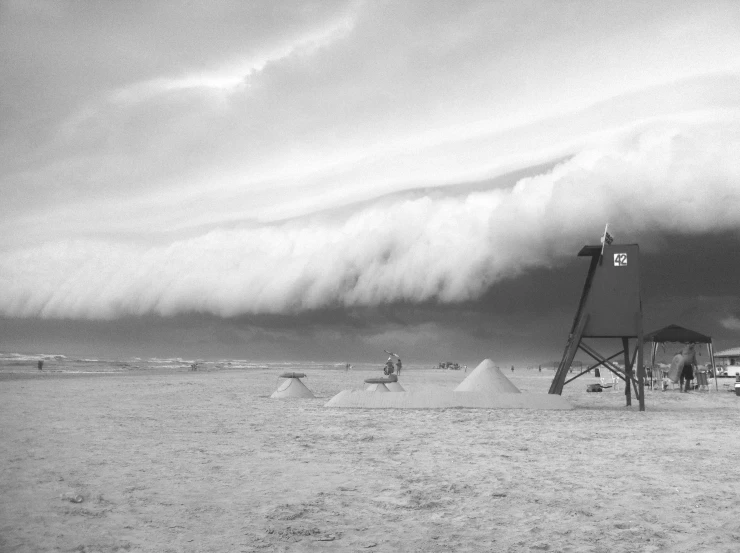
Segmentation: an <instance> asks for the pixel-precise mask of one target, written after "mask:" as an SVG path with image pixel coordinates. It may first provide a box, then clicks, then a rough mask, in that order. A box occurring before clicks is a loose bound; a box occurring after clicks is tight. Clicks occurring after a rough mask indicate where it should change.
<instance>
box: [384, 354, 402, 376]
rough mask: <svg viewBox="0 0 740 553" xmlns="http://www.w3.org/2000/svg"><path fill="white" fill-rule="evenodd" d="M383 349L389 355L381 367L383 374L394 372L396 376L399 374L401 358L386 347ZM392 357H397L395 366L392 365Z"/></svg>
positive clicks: (387, 374)
mask: <svg viewBox="0 0 740 553" xmlns="http://www.w3.org/2000/svg"><path fill="white" fill-rule="evenodd" d="M383 351H385V352H386V353H387V354H388V355H389V357H388V360H387V361H386V362H385V366H384V367H383V374H384V375H386V376H389V375H391V374H393V373H394V372H395V373H396V374H397V375H398V376H401V367H402V364H401V358H400V357H399V356H398V355H397V354H395V353H393V352H391V351H388V350H387V349H386V350H383ZM394 357H395V358H396V359H398V361H396V366H395V367H394V366H393V358H394Z"/></svg>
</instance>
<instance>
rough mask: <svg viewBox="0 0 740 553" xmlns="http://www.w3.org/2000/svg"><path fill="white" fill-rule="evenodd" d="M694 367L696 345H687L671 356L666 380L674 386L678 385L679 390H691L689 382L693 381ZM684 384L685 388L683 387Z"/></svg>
mask: <svg viewBox="0 0 740 553" xmlns="http://www.w3.org/2000/svg"><path fill="white" fill-rule="evenodd" d="M695 365H696V345H695V344H687V345H685V346H684V347H683V348H682V349H681V351H680V352H679V353H677V354H676V355H674V356H673V360H672V361H671V368H670V370H669V371H668V378H669V379H670V381H671V382H673V383H674V384H676V383H678V385H679V390H680V391H682V392H688V391H689V390H691V381H692V380H693V379H694V366H695ZM684 383H685V386H684Z"/></svg>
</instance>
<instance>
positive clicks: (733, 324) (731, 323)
mask: <svg viewBox="0 0 740 553" xmlns="http://www.w3.org/2000/svg"><path fill="white" fill-rule="evenodd" d="M720 324H721V325H722V326H723V327H725V328H726V329H728V330H740V319H738V318H737V317H735V316H734V315H730V316H729V317H725V318H724V319H722V320H721V321H720Z"/></svg>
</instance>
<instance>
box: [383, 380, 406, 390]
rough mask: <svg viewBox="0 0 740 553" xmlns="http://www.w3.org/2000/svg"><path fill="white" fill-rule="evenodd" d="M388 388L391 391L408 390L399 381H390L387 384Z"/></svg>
mask: <svg viewBox="0 0 740 553" xmlns="http://www.w3.org/2000/svg"><path fill="white" fill-rule="evenodd" d="M385 387H386V388H388V391H389V392H405V391H406V390H405V389H404V388H403V386H401V385H400V384H399V383H398V381H396V382H389V383H388V384H386V385H385Z"/></svg>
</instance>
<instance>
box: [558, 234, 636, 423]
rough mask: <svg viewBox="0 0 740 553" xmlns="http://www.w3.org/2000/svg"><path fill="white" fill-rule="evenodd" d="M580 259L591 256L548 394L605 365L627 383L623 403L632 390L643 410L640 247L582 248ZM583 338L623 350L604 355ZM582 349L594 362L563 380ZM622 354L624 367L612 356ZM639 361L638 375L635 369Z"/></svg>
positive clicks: (628, 399)
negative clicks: (632, 347) (617, 343)
mask: <svg viewBox="0 0 740 553" xmlns="http://www.w3.org/2000/svg"><path fill="white" fill-rule="evenodd" d="M578 255H579V256H580V257H590V258H591V263H590V265H589V268H588V275H587V276H586V282H585V284H584V285H583V292H582V293H581V300H580V302H579V304H578V310H577V311H576V316H575V318H574V319H573V325H572V326H571V329H570V334H569V335H568V341H567V343H566V346H565V351H564V352H563V358H562V360H561V361H560V364H559V365H558V369H557V372H556V373H555V378H553V381H552V384H551V385H550V390H549V393H551V394H562V392H563V386H565V385H566V384H568V383H569V382H572V381H573V380H575V379H576V378H578V377H580V376H583V375H584V374H586V373H588V372H589V371H591V370H592V369H594V368H596V367H601V366H603V367H604V368H606V369H608V370H610V371H611V372H612V373H614V374H615V375H616V376H618V377H619V378H620V379H622V380H623V381H624V383H625V386H624V394H625V396H626V401H627V405H631V404H632V390H634V393H635V396H636V397H637V398H638V400H639V403H640V411H644V410H645V393H644V391H645V390H644V377H645V374H644V373H645V368H644V366H643V362H642V343H643V331H642V300H641V297H640V248H639V246H638V245H637V244H608V243H605V244H604V245H600V246H584V247H583V248H582V249H581V251H580V252H578ZM584 338H616V339H619V340H621V345H622V349H621V350H619V351H617V352H616V353H614V354H612V355H609V356H608V357H604V356H603V355H602V354H600V353H599V352H597V351H596V350H595V349H594V348H593V347H591V346H590V345H588V344H586V343H585V342H584V341H583V339H584ZM630 339H636V344H635V350H634V353H633V354H632V356H630V344H629V341H630ZM579 349H580V350H581V351H583V352H585V353H586V354H587V355H588V356H590V357H591V358H593V359H594V360H595V361H596V363H595V364H594V365H591V366H590V367H588V368H586V369H584V370H582V371H581V372H580V373H578V374H577V375H576V376H574V377H572V378H569V379H567V380H566V377H567V376H568V373H569V371H570V368H571V365H572V363H573V358H574V357H575V355H576V353H577V352H578V350H579ZM620 355H623V356H624V370H622V369H621V368H620V367H618V366H616V365H615V364H614V363H613V362H612V360H613V359H615V358H617V357H619V356H620ZM635 359H637V379H635V378H634V370H633V367H634V365H635Z"/></svg>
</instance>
